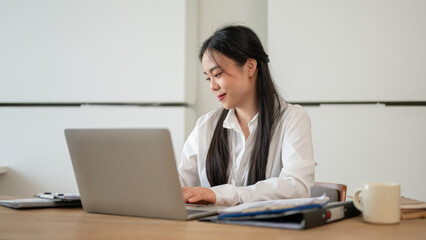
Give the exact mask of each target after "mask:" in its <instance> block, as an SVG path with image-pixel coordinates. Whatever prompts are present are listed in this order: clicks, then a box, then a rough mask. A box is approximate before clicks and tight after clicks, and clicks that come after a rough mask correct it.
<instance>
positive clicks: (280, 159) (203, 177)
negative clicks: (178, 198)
mask: <svg viewBox="0 0 426 240" xmlns="http://www.w3.org/2000/svg"><path fill="white" fill-rule="evenodd" d="M283 107H286V110H285V112H284V114H283V115H282V117H281V120H280V121H279V122H278V123H277V126H276V128H275V133H274V135H273V136H272V139H271V143H270V148H269V156H268V162H267V165H266V173H265V177H266V179H265V180H263V181H259V182H257V183H256V184H253V185H250V186H247V184H246V183H247V178H248V172H249V169H250V158H251V150H252V149H253V146H254V143H255V137H256V136H255V135H256V134H255V133H256V128H257V123H258V121H257V118H258V115H256V116H255V117H254V118H253V119H252V120H251V121H250V122H249V124H248V126H249V130H250V135H249V137H248V138H247V140H246V139H245V137H244V133H243V131H242V130H241V127H240V125H239V123H238V119H237V117H236V115H235V110H234V109H231V110H230V111H229V112H228V115H227V116H226V118H225V120H224V122H223V127H224V128H227V129H229V130H228V137H229V145H230V161H229V167H228V176H229V179H228V183H227V184H223V185H220V186H214V187H211V186H210V183H209V180H208V178H207V173H206V159H207V153H208V150H209V147H210V143H211V139H212V136H213V132H214V129H215V127H216V124H217V121H218V120H219V116H220V114H221V112H222V109H218V110H215V111H212V112H210V113H208V114H206V115H204V116H202V117H201V118H200V119H198V121H197V124H196V127H195V128H194V130H193V131H192V133H191V134H190V136H189V137H188V139H187V141H186V142H185V145H184V147H183V151H182V160H181V163H180V165H179V167H178V171H179V178H180V181H181V185H182V186H184V187H198V186H201V187H207V188H210V187H211V189H212V190H213V191H214V192H215V194H216V205H237V204H240V203H245V202H253V201H262V200H274V199H283V198H301V197H309V196H310V187H311V186H312V185H313V183H314V174H315V172H314V167H315V165H316V162H315V161H314V156H313V148H312V136H311V122H310V118H309V116H308V114H307V113H306V112H305V111H304V110H303V108H302V107H301V106H299V105H291V104H285V103H284V104H283Z"/></svg>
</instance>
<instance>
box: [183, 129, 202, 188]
mask: <svg viewBox="0 0 426 240" xmlns="http://www.w3.org/2000/svg"><path fill="white" fill-rule="evenodd" d="M197 129H198V124H197V125H196V126H195V128H194V130H192V132H191V134H190V135H189V137H188V138H187V140H186V142H185V144H184V145H183V150H182V157H181V162H180V164H179V166H178V173H179V180H180V184H181V186H182V187H197V186H200V177H199V175H198V166H197V157H198V154H197V146H198V145H197V135H198V130H197Z"/></svg>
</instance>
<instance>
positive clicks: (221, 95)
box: [217, 93, 226, 101]
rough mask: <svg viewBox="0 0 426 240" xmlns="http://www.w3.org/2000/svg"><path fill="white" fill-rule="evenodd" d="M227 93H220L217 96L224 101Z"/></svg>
mask: <svg viewBox="0 0 426 240" xmlns="http://www.w3.org/2000/svg"><path fill="white" fill-rule="evenodd" d="M225 95H226V93H224V94H220V95H218V96H217V98H218V99H219V101H222V100H223V99H224V98H225Z"/></svg>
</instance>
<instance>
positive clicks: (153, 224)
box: [0, 196, 426, 240]
mask: <svg viewBox="0 0 426 240" xmlns="http://www.w3.org/2000/svg"><path fill="white" fill-rule="evenodd" d="M0 199H7V198H6V197H1V196H0ZM9 199H10V198H9ZM0 239H102V240H104V239H197V240H198V239H232V240H237V239H244V240H250V239H256V240H261V239H268V240H270V239H297V240H303V239H315V240H318V239H362V240H366V239H404V240H405V239H426V219H415V220H404V221H401V222H400V223H399V224H398V225H372V224H366V223H364V222H362V218H361V217H356V218H352V219H347V220H343V221H340V222H335V223H331V224H328V225H324V226H320V227H317V228H313V229H309V230H303V231H299V230H285V229H273V228H259V227H246V226H232V225H223V224H214V223H203V222H198V221H196V220H193V221H169V220H160V219H149V218H137V217H125V216H113V215H103V214H90V213H86V212H84V211H83V209H81V208H50V209H48V208H45V209H31V210H15V209H9V208H6V207H1V206H0Z"/></svg>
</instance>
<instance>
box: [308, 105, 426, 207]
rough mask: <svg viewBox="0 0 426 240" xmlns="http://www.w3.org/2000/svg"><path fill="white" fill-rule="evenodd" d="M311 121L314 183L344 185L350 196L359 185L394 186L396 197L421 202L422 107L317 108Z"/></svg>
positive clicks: (425, 118) (425, 137) (425, 149)
mask: <svg viewBox="0 0 426 240" xmlns="http://www.w3.org/2000/svg"><path fill="white" fill-rule="evenodd" d="M305 109H306V110H307V111H308V113H309V115H310V117H311V121H312V135H313V144H314V152H315V160H316V161H317V162H318V166H317V167H316V176H315V178H316V180H317V181H326V182H327V181H328V182H337V183H344V184H346V185H347V186H348V194H349V195H353V193H354V192H355V191H356V189H357V188H359V187H360V186H361V185H362V184H363V183H365V182H377V181H386V182H397V183H400V184H401V194H402V195H404V196H406V197H411V198H415V199H422V200H426V190H425V188H424V187H423V184H424V183H426V175H425V174H424V169H426V161H425V160H426V157H425V156H426V127H425V126H424V123H425V122H426V107H425V106H419V107H414V106H411V107H401V106H392V107H386V106H384V105H332V104H330V105H321V106H320V107H305Z"/></svg>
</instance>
